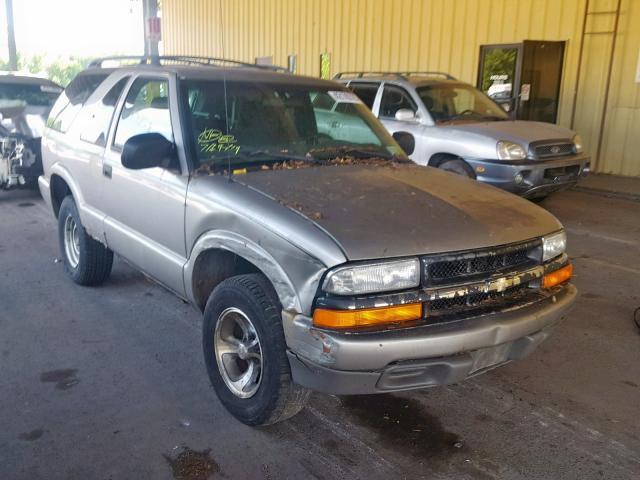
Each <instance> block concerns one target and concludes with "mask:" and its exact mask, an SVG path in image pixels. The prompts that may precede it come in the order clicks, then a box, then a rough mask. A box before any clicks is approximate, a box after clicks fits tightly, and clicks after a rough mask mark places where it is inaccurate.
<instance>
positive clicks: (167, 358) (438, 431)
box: [0, 191, 640, 480]
mask: <svg viewBox="0 0 640 480" xmlns="http://www.w3.org/2000/svg"><path fill="white" fill-rule="evenodd" d="M541 206H543V207H544V208H547V209H549V210H550V211H551V212H552V213H554V214H555V215H556V216H557V217H558V218H559V219H560V220H561V221H562V222H563V223H564V224H565V226H566V228H567V231H568V235H569V253H570V256H571V257H572V259H573V262H574V264H575V283H576V284H577V286H578V288H579V289H580V297H579V299H578V302H577V305H576V308H575V309H574V311H573V313H572V314H571V315H570V317H569V318H567V320H566V321H565V322H564V323H562V324H561V325H559V326H558V327H557V329H556V331H555V332H554V334H553V336H552V337H551V338H550V339H549V340H548V341H547V342H546V343H544V344H543V345H542V346H541V347H540V348H539V349H538V351H536V352H535V353H534V354H533V355H532V356H530V357H529V358H527V359H524V360H521V361H518V362H514V363H511V364H509V365H507V366H504V367H502V368H499V369H497V370H494V371H491V372H489V373H486V374H484V375H482V376H479V377H476V378H474V379H471V380H468V381H466V382H464V383H461V384H458V385H453V386H449V387H445V388H436V389H428V390H421V391H414V392H410V393H403V394H397V395H380V396H364V397H333V396H327V395H323V394H313V395H312V397H311V401H310V403H309V406H308V407H307V408H305V409H304V410H303V411H302V412H301V413H300V414H299V415H297V416H296V417H294V418H293V419H292V420H289V421H287V422H284V423H281V424H278V425H275V426H270V427H264V428H250V427H247V426H244V425H242V424H240V423H238V422H237V421H236V420H235V419H233V418H232V417H231V416H230V415H229V414H227V413H226V411H225V410H224V409H223V408H222V406H221V405H220V403H219V402H218V400H217V399H216V396H215V394H214V392H213V390H212V388H211V387H210V385H209V381H208V379H207V376H206V372H205V366H204V362H203V358H202V352H201V339H200V324H201V318H200V315H199V313H198V312H196V311H195V310H194V309H193V308H192V307H191V306H189V305H187V304H185V303H183V302H182V301H181V300H180V299H178V298H176V297H175V296H174V295H172V294H171V293H169V292H167V291H166V290H164V289H163V288H162V287H160V286H158V285H156V284H155V283H153V282H151V281H150V280H148V279H147V278H145V277H144V276H143V275H142V274H140V273H138V272H136V271H134V270H133V269H132V268H131V267H129V266H128V265H127V264H126V263H124V262H123V261H121V260H120V259H117V260H116V263H115V266H114V271H113V274H112V276H111V278H110V280H109V281H108V282H107V283H106V284H105V285H104V286H102V287H99V288H84V287H79V286H77V285H75V284H73V283H72V282H71V281H70V280H69V279H68V278H66V276H65V275H64V272H63V269H62V264H61V263H60V261H59V258H60V254H59V252H58V245H57V233H56V222H55V219H54V218H53V215H52V214H51V212H49V211H48V210H47V209H46V206H45V204H44V202H43V201H42V200H41V199H40V197H39V195H38V194H37V193H35V192H28V191H15V192H0V479H11V480H13V479H25V480H27V479H28V480H33V479H47V480H54V479H65V480H70V479H83V480H84V479H172V478H178V479H186V480H193V479H197V478H207V477H209V478H214V479H215V478H225V479H284V478H290V479H306V478H310V479H332V478H340V479H352V478H353V479H366V480H376V479H390V478H394V479H395V478H435V479H449V478H451V479H554V480H555V479H581V480H589V479H602V478H605V479H624V480H627V479H631V478H640V335H639V332H638V330H637V328H636V326H635V325H634V323H633V311H634V309H635V308H636V307H639V306H640V203H639V202H638V201H635V200H633V199H625V198H616V197H611V196H606V195H599V194H594V193H593V192H586V191H568V192H563V193H559V194H557V195H555V196H553V197H551V198H550V199H548V200H546V201H545V202H543V203H542V204H541Z"/></svg>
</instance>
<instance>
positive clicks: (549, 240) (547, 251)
mask: <svg viewBox="0 0 640 480" xmlns="http://www.w3.org/2000/svg"><path fill="white" fill-rule="evenodd" d="M566 249H567V234H566V233H565V231H564V230H561V231H559V232H556V233H553V234H551V235H547V236H546V237H542V261H543V262H546V261H547V260H551V259H553V258H556V257H557V256H558V255H562V254H563V253H564V252H565V250H566Z"/></svg>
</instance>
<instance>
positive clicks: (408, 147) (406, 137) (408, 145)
mask: <svg viewBox="0 0 640 480" xmlns="http://www.w3.org/2000/svg"><path fill="white" fill-rule="evenodd" d="M393 139H394V140H395V141H396V142H398V145H400V147H401V148H402V150H404V153H406V154H407V156H409V155H411V154H412V153H413V151H414V150H415V149H416V139H415V137H414V136H413V135H411V134H410V133H409V132H396V133H394V134H393Z"/></svg>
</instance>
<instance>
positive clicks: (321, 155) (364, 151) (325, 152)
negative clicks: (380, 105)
mask: <svg viewBox="0 0 640 480" xmlns="http://www.w3.org/2000/svg"><path fill="white" fill-rule="evenodd" d="M340 155H348V156H350V157H354V158H375V157H378V158H384V159H385V160H395V161H402V160H403V159H401V158H400V157H398V156H396V155H393V154H391V153H388V152H385V151H381V150H378V149H375V148H366V147H349V146H346V145H345V146H342V147H327V148H314V149H312V150H309V151H308V152H307V156H311V157H313V158H315V159H318V160H328V159H332V158H336V157H339V156H340Z"/></svg>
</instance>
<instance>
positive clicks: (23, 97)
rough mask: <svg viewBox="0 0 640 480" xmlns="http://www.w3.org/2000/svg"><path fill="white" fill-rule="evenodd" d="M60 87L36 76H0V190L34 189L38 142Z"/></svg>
mask: <svg viewBox="0 0 640 480" xmlns="http://www.w3.org/2000/svg"><path fill="white" fill-rule="evenodd" d="M60 92H62V87H60V86H59V85H57V84H56V83H54V82H52V81H50V80H47V79H44V78H38V77H30V76H25V75H14V74H11V73H9V74H3V75H0V190H2V189H4V190H8V189H10V188H19V187H36V186H37V184H38V177H39V176H40V175H42V156H41V153H40V139H41V137H42V133H43V132H44V126H45V122H46V119H47V116H48V115H49V110H50V109H51V106H52V105H53V102H55V100H56V98H58V95H59V94H60Z"/></svg>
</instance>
